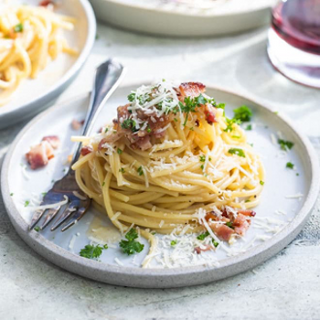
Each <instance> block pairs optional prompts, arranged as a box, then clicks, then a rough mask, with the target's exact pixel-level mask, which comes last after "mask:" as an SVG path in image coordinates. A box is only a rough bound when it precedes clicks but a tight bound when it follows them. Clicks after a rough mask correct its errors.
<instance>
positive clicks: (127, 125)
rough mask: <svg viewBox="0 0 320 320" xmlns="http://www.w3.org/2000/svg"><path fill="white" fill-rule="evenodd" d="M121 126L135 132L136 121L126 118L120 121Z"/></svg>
mask: <svg viewBox="0 0 320 320" xmlns="http://www.w3.org/2000/svg"><path fill="white" fill-rule="evenodd" d="M121 127H122V128H123V129H129V130H131V131H132V132H135V131H137V129H136V122H135V121H134V120H132V119H126V120H123V122H122V123H121Z"/></svg>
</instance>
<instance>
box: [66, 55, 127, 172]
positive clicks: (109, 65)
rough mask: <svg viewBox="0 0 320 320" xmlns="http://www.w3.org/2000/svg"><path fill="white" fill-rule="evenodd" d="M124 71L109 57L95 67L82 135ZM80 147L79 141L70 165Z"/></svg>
mask: <svg viewBox="0 0 320 320" xmlns="http://www.w3.org/2000/svg"><path fill="white" fill-rule="evenodd" d="M124 71H125V69H124V67H123V66H122V65H121V64H120V63H118V62H116V61H114V60H112V59H109V60H108V61H106V62H104V63H103V64H101V65H100V66H99V67H98V68H97V71H96V77H95V81H94V86H93V89H92V92H91V96H90V104H89V108H88V113H87V116H86V119H85V121H84V124H83V130H82V135H83V136H87V134H88V133H89V132H90V130H91V128H92V125H93V123H94V120H95V119H96V116H97V115H98V113H99V112H100V111H101V109H102V108H103V107H104V104H105V102H106V101H107V100H108V99H109V97H110V96H111V95H112V93H113V92H114V91H115V90H116V88H117V87H118V86H119V84H120V81H121V80H122V78H123V76H124ZM81 147H82V143H81V142H80V143H79V144H78V147H77V151H76V152H75V153H74V156H73V159H72V162H71V166H72V165H73V164H74V163H75V162H76V161H77V160H78V158H79V156H80V152H81Z"/></svg>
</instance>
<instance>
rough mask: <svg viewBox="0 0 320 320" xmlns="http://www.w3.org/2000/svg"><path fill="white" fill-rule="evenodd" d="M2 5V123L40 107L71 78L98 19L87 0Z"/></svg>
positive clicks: (85, 54)
mask: <svg viewBox="0 0 320 320" xmlns="http://www.w3.org/2000/svg"><path fill="white" fill-rule="evenodd" d="M0 9H1V10H0V128H1V127H5V126H8V125H10V124H12V123H14V122H17V121H21V120H22V119H24V118H27V117H30V116H32V115H34V114H35V113H37V112H39V111H40V110H41V109H43V108H45V107H46V106H48V104H49V103H50V102H51V101H52V100H53V99H54V98H56V97H57V96H58V95H59V94H60V93H61V92H62V91H63V90H64V89H65V88H66V87H67V86H68V85H69V84H70V83H71V81H72V80H73V79H74V78H75V76H76V74H77V73H78V72H79V70H80V69H81V67H82V66H83V64H84V62H85V61H86V59H87V57H88V56H89V53H90V51H91V48H92V46H93V43H94V39H95V34H96V22H95V17H94V14H93V11H92V9H91V6H90V4H88V2H87V1H85V0H71V1H61V2H55V1H38V0H28V1H24V2H23V3H22V2H21V1H14V0H12V1H7V2H4V3H1V4H0Z"/></svg>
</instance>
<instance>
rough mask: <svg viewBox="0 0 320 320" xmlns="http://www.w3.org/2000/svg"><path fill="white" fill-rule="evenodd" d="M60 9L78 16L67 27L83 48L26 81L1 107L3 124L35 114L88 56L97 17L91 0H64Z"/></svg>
mask: <svg viewBox="0 0 320 320" xmlns="http://www.w3.org/2000/svg"><path fill="white" fill-rule="evenodd" d="M39 2H40V1H38V0H27V1H21V0H12V1H10V3H13V4H15V3H27V4H32V5H38V4H39ZM57 12H58V13H61V14H64V15H69V16H71V17H74V18H76V24H75V29H74V30H73V31H66V32H65V33H64V34H65V37H66V38H67V40H68V42H69V44H70V45H71V46H72V47H73V48H77V49H78V50H79V55H78V56H76V57H73V56H70V55H67V54H62V55H60V56H59V57H58V58H57V59H56V60H55V61H53V62H51V63H50V64H48V66H47V67H46V68H45V69H44V70H43V71H42V72H41V73H40V74H39V76H38V77H37V78H36V79H27V80H25V81H23V82H22V83H21V84H20V86H19V87H18V89H17V90H16V91H15V92H14V94H13V95H12V99H11V100H10V101H9V102H8V103H7V104H6V105H4V106H1V107H0V128H4V127H7V126H9V125H11V124H13V123H16V122H18V121H21V120H23V119H25V118H31V116H33V115H34V114H36V113H37V112H39V111H41V110H43V109H44V108H45V107H47V106H48V104H49V103H50V102H52V100H54V99H55V98H56V97H57V96H58V95H59V94H60V93H61V92H62V91H63V90H64V89H65V88H66V87H67V86H68V85H69V84H70V83H71V82H72V80H73V79H74V78H75V77H76V75H77V74H78V72H79V71H80V69H81V68H82V66H83V64H84V63H85V61H86V60H87V58H88V56H89V54H90V52H91V49H92V46H93V44H94V40H95V36H96V20H95V16H94V13H93V10H92V8H91V6H90V4H89V3H88V1H87V0H68V1H61V2H60V4H59V7H58V9H57Z"/></svg>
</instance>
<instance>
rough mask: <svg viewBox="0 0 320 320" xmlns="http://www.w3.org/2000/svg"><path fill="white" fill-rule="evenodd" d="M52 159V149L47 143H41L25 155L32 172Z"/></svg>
mask: <svg viewBox="0 0 320 320" xmlns="http://www.w3.org/2000/svg"><path fill="white" fill-rule="evenodd" d="M53 157H54V154H53V148H52V146H51V145H50V144H49V142H48V141H42V142H41V143H40V144H37V145H36V146H34V147H32V148H31V149H30V151H29V152H28V153H27V154H26V158H27V161H28V163H29V164H30V167H31V169H32V170H35V169H38V168H41V167H44V166H46V165H47V164H48V162H49V160H50V159H52V158H53Z"/></svg>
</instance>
